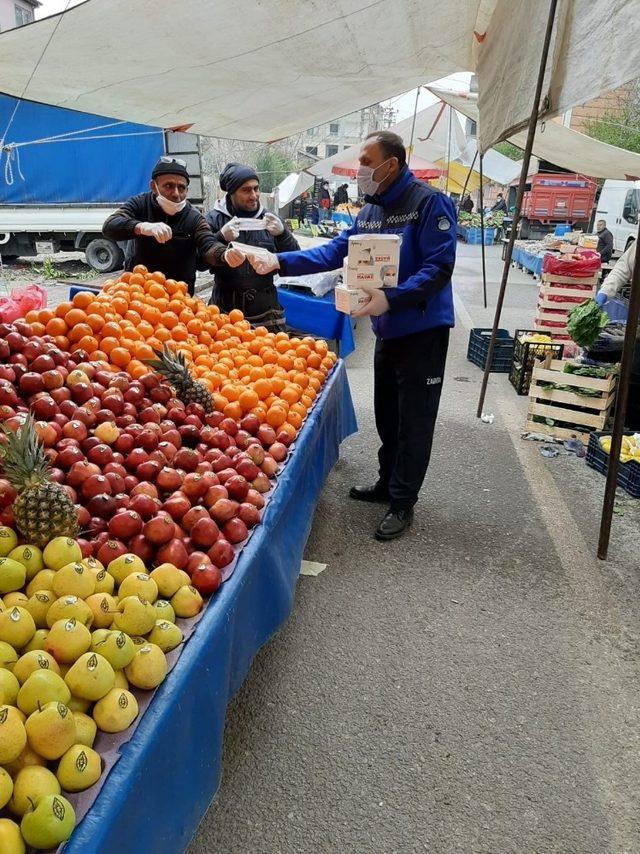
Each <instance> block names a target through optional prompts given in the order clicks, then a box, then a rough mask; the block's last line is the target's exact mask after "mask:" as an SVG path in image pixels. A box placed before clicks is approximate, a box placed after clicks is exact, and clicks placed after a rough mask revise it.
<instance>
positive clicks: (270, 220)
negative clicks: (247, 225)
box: [264, 211, 284, 237]
mask: <svg viewBox="0 0 640 854" xmlns="http://www.w3.org/2000/svg"><path fill="white" fill-rule="evenodd" d="M264 227H265V228H266V230H267V231H268V232H269V234H271V235H272V236H273V237H279V236H280V235H281V234H282V232H283V231H284V224H283V222H282V220H281V219H280V217H279V216H276V215H275V214H274V213H270V212H268V211H267V213H266V214H265V215H264Z"/></svg>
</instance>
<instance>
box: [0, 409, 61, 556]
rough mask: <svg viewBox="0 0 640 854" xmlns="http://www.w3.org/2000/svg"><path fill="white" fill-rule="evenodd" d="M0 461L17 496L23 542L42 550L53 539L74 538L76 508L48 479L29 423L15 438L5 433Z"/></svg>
mask: <svg viewBox="0 0 640 854" xmlns="http://www.w3.org/2000/svg"><path fill="white" fill-rule="evenodd" d="M5 435H6V437H7V443H6V444H5V445H2V446H1V447H0V459H2V466H3V468H4V474H5V477H6V478H7V480H8V481H9V482H10V483H11V485H12V486H13V488H14V489H15V490H16V492H17V493H18V497H17V498H16V500H15V501H14V502H13V516H14V519H15V523H16V526H17V528H18V530H19V531H20V533H21V534H22V536H23V537H24V538H25V540H26V541H27V542H28V543H30V544H31V545H34V546H37V547H38V548H40V549H42V548H44V547H45V546H46V545H47V543H48V542H49V541H50V540H52V539H53V538H54V537H76V536H77V534H78V519H77V515H76V508H75V506H74V504H73V502H72V501H71V499H70V498H69V496H68V495H67V493H66V492H65V491H64V488H63V487H62V486H61V485H60V484H58V483H53V482H51V481H50V480H49V479H48V470H49V463H48V461H47V458H46V457H45V455H44V451H43V449H42V445H41V444H40V442H39V441H38V439H37V437H36V433H35V430H34V425H33V421H32V420H31V419H29V420H28V421H26V422H25V423H24V424H23V425H22V427H21V428H20V429H19V430H18V432H17V433H16V434H13V433H11V432H10V431H8V430H6V429H5Z"/></svg>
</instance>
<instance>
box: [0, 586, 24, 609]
mask: <svg viewBox="0 0 640 854" xmlns="http://www.w3.org/2000/svg"><path fill="white" fill-rule="evenodd" d="M28 601H29V597H28V596H27V595H26V594H25V593H23V592H22V590H14V591H13V592H12V593H5V595H4V596H3V597H2V604H3V605H4V607H5V610H6V609H7V608H13V606H14V605H20V606H21V607H22V608H24V603H25V602H28Z"/></svg>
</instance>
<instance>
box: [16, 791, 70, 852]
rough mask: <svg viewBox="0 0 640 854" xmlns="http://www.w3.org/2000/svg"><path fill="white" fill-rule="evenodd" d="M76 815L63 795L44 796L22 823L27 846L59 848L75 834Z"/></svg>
mask: <svg viewBox="0 0 640 854" xmlns="http://www.w3.org/2000/svg"><path fill="white" fill-rule="evenodd" d="M75 824H76V814H75V812H74V809H73V807H72V806H71V804H70V803H69V801H68V800H67V799H66V798H63V797H62V795H43V796H42V797H41V798H40V799H39V800H38V802H37V803H36V805H35V807H34V808H33V809H31V810H29V812H26V813H25V814H24V815H23V817H22V821H21V822H20V832H21V833H22V836H23V837H24V841H25V842H26V843H27V845H31V846H32V848H37V849H38V850H41V849H43V848H57V847H58V845H60V843H61V842H66V840H67V839H68V838H69V837H70V836H71V834H72V833H73V828H74V827H75Z"/></svg>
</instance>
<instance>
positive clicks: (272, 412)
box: [266, 406, 287, 427]
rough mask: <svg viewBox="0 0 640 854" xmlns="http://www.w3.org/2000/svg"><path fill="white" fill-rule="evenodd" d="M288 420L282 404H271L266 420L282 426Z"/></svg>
mask: <svg viewBox="0 0 640 854" xmlns="http://www.w3.org/2000/svg"><path fill="white" fill-rule="evenodd" d="M286 420H287V413H286V412H285V410H284V409H283V408H282V407H281V406H271V407H270V408H269V409H268V410H267V416H266V421H267V424H270V425H271V426H272V427H280V426H281V425H282V424H284V422H285V421H286Z"/></svg>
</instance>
